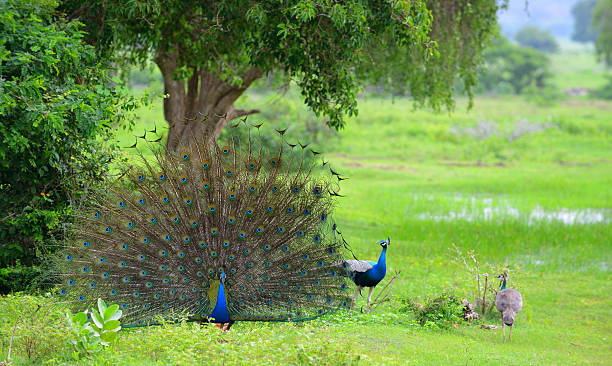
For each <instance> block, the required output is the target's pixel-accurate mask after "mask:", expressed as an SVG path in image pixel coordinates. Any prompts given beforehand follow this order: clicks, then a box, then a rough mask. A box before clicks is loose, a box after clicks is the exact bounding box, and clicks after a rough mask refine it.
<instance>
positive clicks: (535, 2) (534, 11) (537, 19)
mask: <svg viewBox="0 0 612 366" xmlns="http://www.w3.org/2000/svg"><path fill="white" fill-rule="evenodd" d="M577 2H578V0H528V1H525V0H510V1H509V6H508V9H507V10H504V11H501V12H500V13H499V22H500V24H501V27H502V33H503V34H504V35H506V36H508V37H510V38H514V34H515V33H516V31H517V30H519V29H521V28H522V27H523V26H524V25H526V24H532V25H536V26H538V27H539V28H543V29H545V30H549V31H551V33H552V34H553V35H554V36H555V37H558V38H569V37H570V35H571V34H572V30H573V27H574V19H573V17H572V6H573V5H574V4H575V3H577ZM525 3H527V10H525Z"/></svg>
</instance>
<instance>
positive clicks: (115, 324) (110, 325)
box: [103, 320, 121, 332]
mask: <svg viewBox="0 0 612 366" xmlns="http://www.w3.org/2000/svg"><path fill="white" fill-rule="evenodd" d="M120 324H121V323H120V322H119V320H109V321H107V322H106V323H104V328H103V329H104V330H107V331H113V332H118V331H119V330H120V329H121V325H120Z"/></svg>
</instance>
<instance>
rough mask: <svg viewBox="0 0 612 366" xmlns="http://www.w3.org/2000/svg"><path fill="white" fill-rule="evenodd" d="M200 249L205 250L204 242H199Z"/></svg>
mask: <svg viewBox="0 0 612 366" xmlns="http://www.w3.org/2000/svg"><path fill="white" fill-rule="evenodd" d="M200 248H202V249H203V248H206V243H205V242H203V241H201V242H200Z"/></svg>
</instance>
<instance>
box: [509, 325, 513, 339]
mask: <svg viewBox="0 0 612 366" xmlns="http://www.w3.org/2000/svg"><path fill="white" fill-rule="evenodd" d="M508 328H510V332H509V333H508V342H511V341H512V325H511V326H509V327H508Z"/></svg>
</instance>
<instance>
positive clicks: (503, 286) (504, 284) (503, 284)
mask: <svg viewBox="0 0 612 366" xmlns="http://www.w3.org/2000/svg"><path fill="white" fill-rule="evenodd" d="M505 289H506V280H505V279H504V281H503V282H502V286H501V288H500V290H505Z"/></svg>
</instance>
